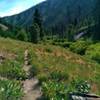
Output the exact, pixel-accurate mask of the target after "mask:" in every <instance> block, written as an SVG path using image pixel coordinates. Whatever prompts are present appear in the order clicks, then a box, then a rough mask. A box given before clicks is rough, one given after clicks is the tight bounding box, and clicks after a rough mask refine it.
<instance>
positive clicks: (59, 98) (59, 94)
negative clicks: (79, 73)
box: [42, 81, 67, 100]
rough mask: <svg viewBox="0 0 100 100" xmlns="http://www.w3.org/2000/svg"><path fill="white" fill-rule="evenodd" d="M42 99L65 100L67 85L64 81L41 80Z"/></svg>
mask: <svg viewBox="0 0 100 100" xmlns="http://www.w3.org/2000/svg"><path fill="white" fill-rule="evenodd" d="M42 91H43V93H44V94H43V96H44V100H67V99H66V98H67V96H66V94H67V87H66V85H65V84H64V83H58V82H54V81H48V82H43V84H42Z"/></svg>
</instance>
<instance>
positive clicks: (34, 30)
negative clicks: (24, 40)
mask: <svg viewBox="0 0 100 100" xmlns="http://www.w3.org/2000/svg"><path fill="white" fill-rule="evenodd" d="M29 31H30V39H31V40H30V41H31V42H33V43H38V42H39V40H40V28H39V26H38V25H37V24H36V23H34V24H33V25H32V26H31V27H30V29H29Z"/></svg>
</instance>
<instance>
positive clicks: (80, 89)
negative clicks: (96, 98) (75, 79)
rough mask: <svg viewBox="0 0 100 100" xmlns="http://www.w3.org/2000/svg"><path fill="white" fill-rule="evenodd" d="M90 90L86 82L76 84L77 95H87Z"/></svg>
mask: <svg viewBox="0 0 100 100" xmlns="http://www.w3.org/2000/svg"><path fill="white" fill-rule="evenodd" d="M90 89H91V86H90V84H89V83H88V82H87V81H80V82H79V83H77V84H76V90H77V92H79V93H89V92H90Z"/></svg>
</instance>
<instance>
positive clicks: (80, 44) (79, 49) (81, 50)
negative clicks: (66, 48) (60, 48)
mask: <svg viewBox="0 0 100 100" xmlns="http://www.w3.org/2000/svg"><path fill="white" fill-rule="evenodd" d="M89 45H90V43H89V42H87V41H83V40H79V41H76V42H74V43H72V44H71V45H70V50H71V51H73V52H75V53H77V54H81V55H84V54H85V51H86V49H87V48H88V46H89Z"/></svg>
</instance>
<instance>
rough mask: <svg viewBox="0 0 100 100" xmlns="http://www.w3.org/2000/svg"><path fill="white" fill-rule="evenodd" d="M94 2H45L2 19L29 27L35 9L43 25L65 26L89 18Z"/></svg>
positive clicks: (87, 0) (93, 0) (90, 0)
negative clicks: (38, 11) (40, 16)
mask: <svg viewBox="0 0 100 100" xmlns="http://www.w3.org/2000/svg"><path fill="white" fill-rule="evenodd" d="M94 3H95V0H47V1H45V2H43V3H40V4H38V5H36V6H34V7H32V8H30V9H29V10H27V11H24V12H22V13H20V14H18V15H14V16H11V17H5V18H4V19H5V20H6V21H7V22H8V23H11V24H13V25H21V26H29V25H30V24H31V23H32V19H33V13H34V10H35V8H38V9H39V10H40V12H41V14H42V16H43V19H44V25H46V26H53V25H59V24H62V23H63V24H64V25H65V24H67V23H69V20H74V18H78V19H84V18H85V17H87V16H91V14H92V10H93V7H94Z"/></svg>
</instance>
